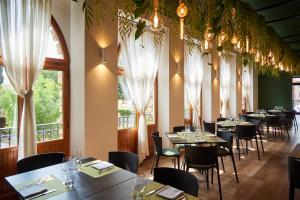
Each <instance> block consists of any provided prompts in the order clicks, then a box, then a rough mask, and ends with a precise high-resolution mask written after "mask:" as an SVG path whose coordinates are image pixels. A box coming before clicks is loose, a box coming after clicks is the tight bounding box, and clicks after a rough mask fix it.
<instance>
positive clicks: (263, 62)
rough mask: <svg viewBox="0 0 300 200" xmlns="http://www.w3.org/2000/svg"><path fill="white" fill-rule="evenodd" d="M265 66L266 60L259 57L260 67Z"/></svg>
mask: <svg viewBox="0 0 300 200" xmlns="http://www.w3.org/2000/svg"><path fill="white" fill-rule="evenodd" d="M265 64H266V60H265V57H264V56H261V66H264V65H265Z"/></svg>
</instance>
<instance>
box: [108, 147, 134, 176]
mask: <svg viewBox="0 0 300 200" xmlns="http://www.w3.org/2000/svg"><path fill="white" fill-rule="evenodd" d="M108 160H109V162H110V163H113V164H114V165H116V166H117V167H120V168H122V169H125V170H127V171H130V172H132V173H135V174H137V172H138V164H139V157H138V155H136V154H134V153H131V152H109V153H108Z"/></svg>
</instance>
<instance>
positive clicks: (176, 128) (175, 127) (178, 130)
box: [173, 126, 185, 133]
mask: <svg viewBox="0 0 300 200" xmlns="http://www.w3.org/2000/svg"><path fill="white" fill-rule="evenodd" d="M184 130H185V127H184V126H174V127H173V132H174V133H177V132H181V131H184Z"/></svg>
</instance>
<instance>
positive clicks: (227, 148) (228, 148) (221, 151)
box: [217, 131, 239, 183]
mask: <svg viewBox="0 0 300 200" xmlns="http://www.w3.org/2000/svg"><path fill="white" fill-rule="evenodd" d="M217 136H218V137H220V138H222V139H223V140H225V141H226V142H227V143H223V144H220V145H219V148H218V157H220V158H221V162H222V167H223V171H224V172H225V168H224V163H223V157H225V156H230V157H231V160H232V164H233V169H234V172H235V178H236V182H237V183H239V178H238V174H237V170H236V165H235V161H234V156H233V150H232V146H233V135H232V134H231V133H230V132H227V131H218V132H217Z"/></svg>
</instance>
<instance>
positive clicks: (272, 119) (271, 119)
mask: <svg viewBox="0 0 300 200" xmlns="http://www.w3.org/2000/svg"><path fill="white" fill-rule="evenodd" d="M266 122H267V125H269V126H275V125H277V124H278V123H279V116H267V117H266Z"/></svg>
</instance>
